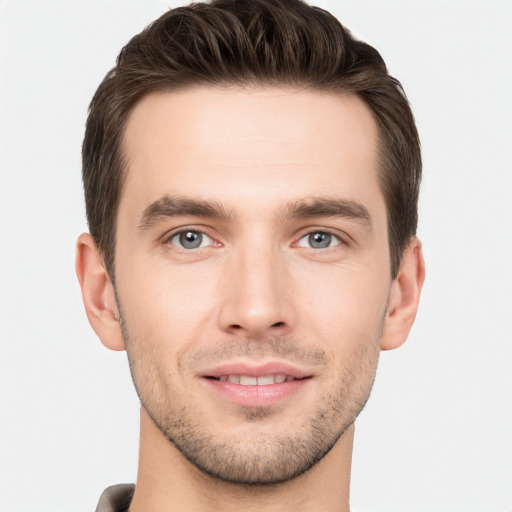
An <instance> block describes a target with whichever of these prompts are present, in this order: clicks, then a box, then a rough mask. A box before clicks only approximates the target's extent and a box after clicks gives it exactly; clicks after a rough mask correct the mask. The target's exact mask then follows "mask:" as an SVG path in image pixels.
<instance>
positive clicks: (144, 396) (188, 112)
mask: <svg viewBox="0 0 512 512" xmlns="http://www.w3.org/2000/svg"><path fill="white" fill-rule="evenodd" d="M124 150H125V156H126V163H127V169H126V171H127V179H126V182H125V184H124V188H123V191H122V196H121V202H120V206H119V212H118V218H117V235H116V256H115V277H116V290H114V288H113V286H112V284H111V281H110V279H109V276H108V274H107V273H106V271H105V268H104V265H103V260H102V257H101V255H100V254H99V252H98V250H97V248H96V246H95V244H94V241H93V240H92V239H91V237H90V235H88V234H83V235H81V237H80V238H79V241H78V251H77V273H78V277H79V280H80V283H81V286H82V292H83V297H84V304H85V307H86V311H87V314H88V318H89V321H90V322H91V325H92V326H93V328H94V329H95V331H96V333H97V334H98V336H99V337H100V339H101V340H102V342H103V343H104V344H105V345H106V346H107V347H109V348H111V349H113V350H123V349H126V350H127V352H128V357H129V361H130V368H131V371H132V375H133V378H134V383H135V386H136V389H137V392H138V394H139V397H140V399H141V404H142V407H141V444H140V461H139V474H138V479H137V487H136V493H135V496H134V500H133V502H132V505H131V508H130V510H131V511H132V512H134V511H135V512H137V511H142V510H144V511H146V512H148V511H149V512H151V511H157V510H159V511H162V510H170V509H171V508H172V510H183V511H185V510H186V511H209V510H212V511H213V510H220V509H222V510H227V511H229V510H240V509H242V510H248V511H249V510H258V511H261V510H265V511H267V510H268V511H270V510H280V511H284V510H294V511H300V510H308V511H311V510H318V511H331V510H332V511H334V510H336V511H340V510H344V511H348V510H349V502H348V497H349V482H350V463H351V451H352V442H353V430H354V427H353V422H354V420H355V418H356V416H357V414H358V413H359V412H360V410H361V409H362V407H363V406H364V404H365V402H366V399H367V398H368V395H369V393H370V389H371V386H372V384H373V380H374V377H375V371H376V367H377V362H378V355H379V351H380V350H381V349H392V348H395V347H398V346H400V345H401V344H402V343H403V342H404V341H405V339H406V338H407V335H408V333H409V330H410V328H411V326H412V323H413V321H414V317H415V314H416V310H417V307H418V301H419V296H420V292H421V287H422V284H423V279H424V264H423V258H422V254H421V245H420V243H419V241H418V240H417V239H413V240H411V242H410V244H409V245H408V247H407V248H406V250H405V252H404V255H403V258H402V263H401V266H400V270H399V273H398V276H397V278H396V279H394V280H392V279H391V277H390V256H389V249H388V247H389V245H388V237H387V218H386V205H385V202H384V198H383V195H382V192H381V190H380V188H379V184H378V178H377V126H376V123H375V121H374V119H373V117H372V114H371V112H370V111H369V109H368V108H367V107H366V106H365V105H364V103H363V102H362V101H360V100H359V99H358V98H357V97H355V96H335V95H330V94H319V93H315V92H312V91H307V90H306V91H304V90H300V91H297V90H285V89H275V88H254V89H242V88H237V87H230V88H213V87H211V88H191V89H186V90H184V91H181V92H173V93H165V94H158V95H156V94H153V95H150V96H147V97H146V98H144V99H143V100H142V101H141V102H140V103H139V104H138V105H137V106H136V107H135V109H134V110H133V112H132V113H131V115H130V118H129V120H128V123H127V126H126V132H125V137H124ZM205 205H207V208H205ZM187 232H189V233H192V235H190V236H189V238H190V239H191V240H192V239H194V237H195V238H196V240H197V239H198V237H199V241H200V242H201V243H200V245H199V246H198V247H197V248H194V247H193V246H190V245H189V246H187V245H183V244H184V243H185V244H186V243H187V240H186V237H185V235H183V233H187ZM315 233H316V235H315ZM315 236H316V239H315V238H314V237H315ZM201 237H202V240H201ZM329 237H330V238H329ZM318 239H319V240H320V242H321V243H320V245H318V243H319V242H318ZM315 240H316V241H315ZM322 244H323V245H322ZM228 363H229V364H234V365H235V366H236V365H246V366H248V367H250V368H253V367H257V368H259V367H260V366H261V365H265V364H270V365H274V366H272V368H274V369H275V368H276V367H277V366H279V365H284V367H286V368H290V367H291V368H293V369H294V371H298V372H301V376H305V377H306V378H305V379H304V380H301V381H296V383H297V388H296V389H295V388H294V389H292V391H291V392H290V393H287V394H285V395H284V396H282V397H279V398H278V399H276V400H274V401H270V402H269V403H267V402H265V400H263V401H262V402H261V403H257V404H254V403H252V402H250V403H249V402H247V401H246V400H245V398H244V392H242V393H241V396H242V398H241V402H240V401H239V402H236V401H233V400H232V399H231V398H227V397H226V395H225V394H223V393H222V392H219V389H220V388H219V383H218V382H215V381H212V379H209V378H207V377H209V376H211V374H212V373H213V372H214V370H215V369H216V368H219V366H222V365H224V364H228ZM276 365H277V366H276ZM273 372H274V373H276V371H274V370H273ZM239 388H240V386H239V387H238V388H237V389H239ZM280 389H283V388H280ZM244 400H245V401H244ZM205 440H206V441H205Z"/></svg>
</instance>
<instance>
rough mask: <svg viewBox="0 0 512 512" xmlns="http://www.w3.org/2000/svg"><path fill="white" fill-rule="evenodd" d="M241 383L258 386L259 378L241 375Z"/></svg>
mask: <svg viewBox="0 0 512 512" xmlns="http://www.w3.org/2000/svg"><path fill="white" fill-rule="evenodd" d="M240 384H242V386H256V385H257V384H258V379H257V378H256V377H246V376H245V375H240Z"/></svg>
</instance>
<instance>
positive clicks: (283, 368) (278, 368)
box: [199, 361, 313, 407]
mask: <svg viewBox="0 0 512 512" xmlns="http://www.w3.org/2000/svg"><path fill="white" fill-rule="evenodd" d="M223 375H246V376H250V377H263V376H266V375H286V376H287V377H293V378H294V379H296V380H292V381H285V382H281V383H278V384H268V385H265V386H257V385H248V386H247V385H242V384H236V383H234V382H229V381H220V380H216V379H218V378H220V377H221V376H223ZM199 377H200V378H201V381H202V382H203V383H204V384H205V385H206V386H207V387H208V388H209V389H210V390H212V391H213V392H214V393H216V394H218V395H220V396H221V397H222V398H224V399H227V400H228V401H230V402H232V403H234V404H236V405H240V406H245V407H266V406H270V405H274V404H277V403H279V402H280V401H282V400H285V399H287V398H291V397H293V395H296V394H297V393H299V392H300V391H301V390H302V389H303V388H304V387H305V386H307V385H308V383H310V382H311V380H312V379H311V377H313V375H312V374H311V373H308V372H307V371H306V370H303V369H301V368H297V367H296V366H293V365H291V364H289V363H285V362H279V361H272V362H266V363H263V364H248V363H225V364H221V365H219V366H216V367H215V368H212V369H210V370H206V371H204V372H201V374H200V375H199Z"/></svg>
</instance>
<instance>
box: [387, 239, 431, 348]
mask: <svg viewBox="0 0 512 512" xmlns="http://www.w3.org/2000/svg"><path fill="white" fill-rule="evenodd" d="M424 280H425V262H424V260H423V251H422V247H421V242H420V241H419V240H418V239H417V238H413V239H412V240H411V242H410V243H409V245H408V246H407V247H406V249H405V251H404V254H403V256H402V260H401V263H400V268H399V270H398V275H397V277H396V278H395V280H394V281H393V283H392V285H391V293H390V297H389V303H388V309H387V312H386V318H385V320H384V326H383V331H382V340H381V349H382V350H391V349H394V348H398V347H399V346H401V345H402V344H403V343H404V342H405V340H406V339H407V336H408V335H409V331H410V330H411V327H412V325H413V323H414V319H415V318H416V312H417V311H418V305H419V300H420V295H421V289H422V287H423V282H424Z"/></svg>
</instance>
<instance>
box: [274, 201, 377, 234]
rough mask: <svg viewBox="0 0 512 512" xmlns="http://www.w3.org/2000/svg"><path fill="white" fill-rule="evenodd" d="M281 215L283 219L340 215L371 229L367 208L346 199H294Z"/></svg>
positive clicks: (370, 219)
mask: <svg viewBox="0 0 512 512" xmlns="http://www.w3.org/2000/svg"><path fill="white" fill-rule="evenodd" d="M281 216H282V217H283V218H284V219H310V218H314V217H320V218H322V217H341V218H347V219H354V220H357V221H360V222H362V223H363V224H365V225H366V226H367V227H368V228H370V229H372V217H371V215H370V212H369V211H368V208H366V206H364V205H362V204H361V203H357V202H355V201H351V200H347V199H325V198H311V199H309V200H307V201H296V202H294V203H292V204H290V205H288V206H286V207H285V208H284V209H283V211H282V213H281Z"/></svg>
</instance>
